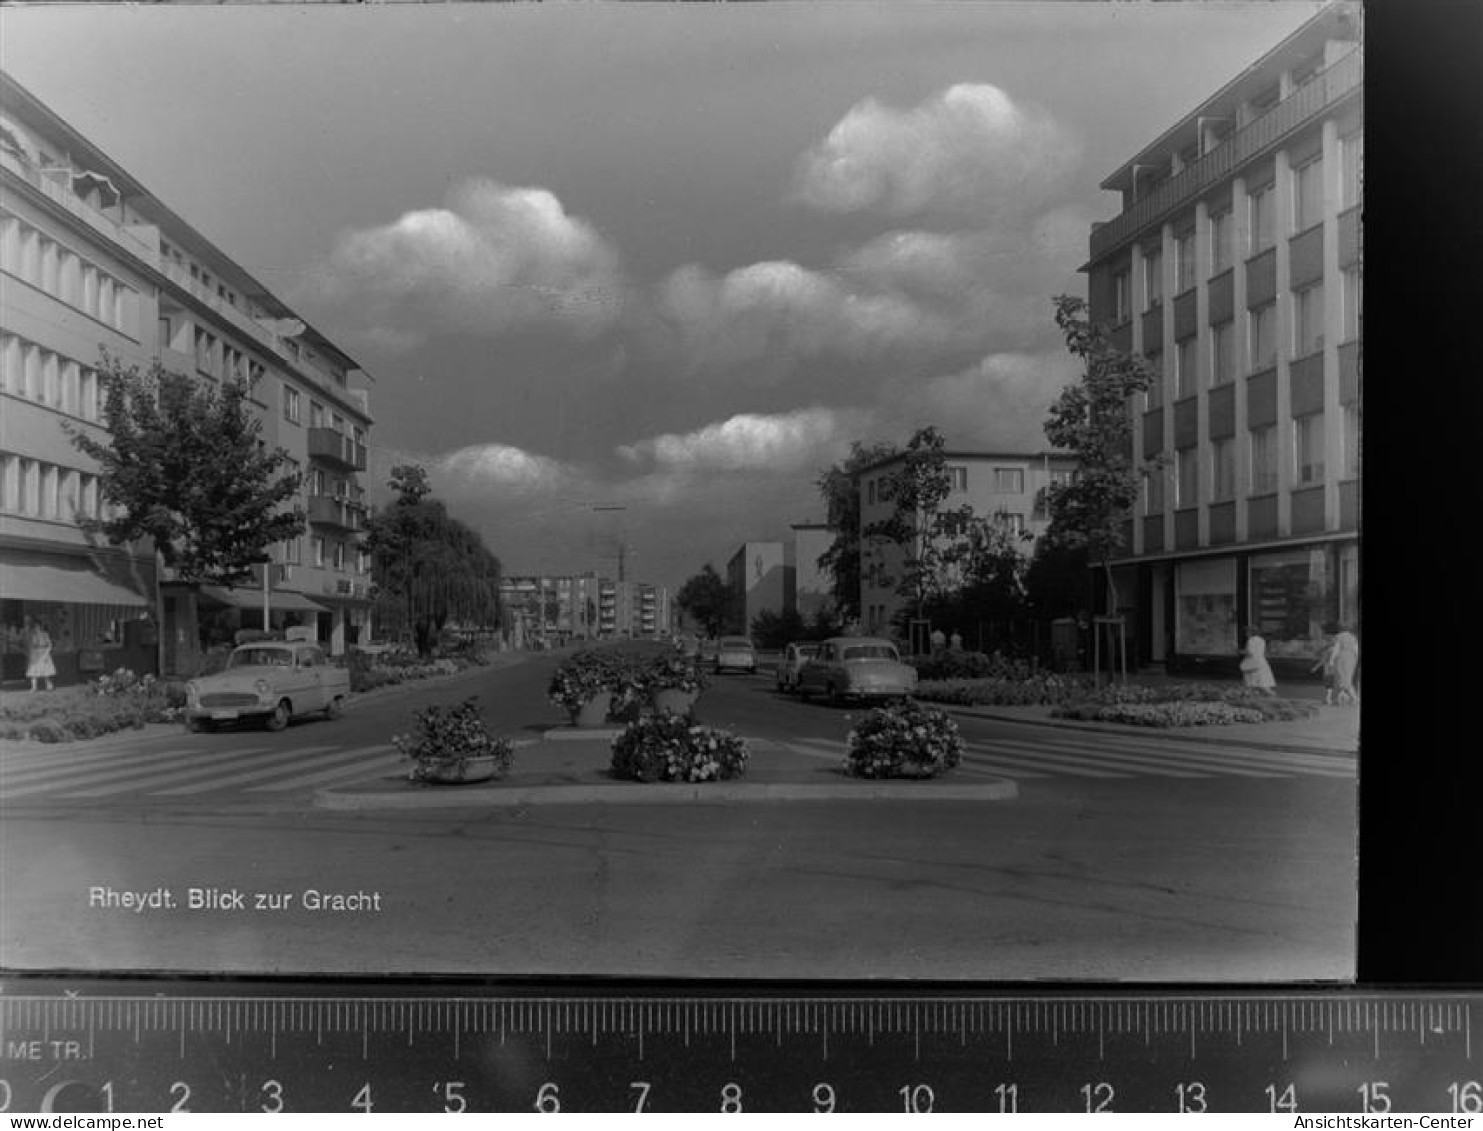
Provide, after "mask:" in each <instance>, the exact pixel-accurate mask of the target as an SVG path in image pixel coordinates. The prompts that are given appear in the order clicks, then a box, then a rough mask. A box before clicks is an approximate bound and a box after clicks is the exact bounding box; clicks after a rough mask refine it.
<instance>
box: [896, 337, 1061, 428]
mask: <svg viewBox="0 0 1483 1131" xmlns="http://www.w3.org/2000/svg"><path fill="white" fill-rule="evenodd" d="M1074 377H1075V365H1074V363H1073V361H1072V360H1071V358H1070V356H1069V355H1068V354H1066V353H1064V351H1062V352H1046V353H1019V352H1005V353H994V354H989V355H987V356H985V357H983V358H981V359H980V360H979V361H977V362H976V363H974V364H973V365H971V366H968V367H967V368H965V369H962V370H959V371H957V372H954V373H947V374H942V375H940V376H937V377H933V378H931V379H930V380H927V381H924V382H921V383H919V384H914V385H912V386H910V387H903V386H897V387H893V388H891V389H889V390H888V391H887V392H886V395H885V396H884V397H883V398H882V401H881V404H880V405H879V408H878V419H879V420H880V422H881V423H882V424H883V425H886V426H887V427H888V428H890V429H891V430H892V431H894V432H900V433H902V434H907V433H909V432H910V431H911V430H912V429H914V428H917V427H920V426H921V425H922V424H936V425H937V426H938V427H940V428H941V429H942V430H943V432H944V433H945V434H946V435H947V437H948V441H949V443H950V444H952V445H953V446H956V447H988V448H999V449H1003V450H1012V451H1039V450H1041V449H1043V448H1045V447H1046V446H1047V441H1046V439H1045V431H1044V422H1045V417H1046V414H1047V412H1048V411H1049V409H1050V406H1051V403H1052V402H1053V401H1054V400H1055V398H1056V396H1057V394H1058V393H1059V392H1060V390H1061V388H1062V386H1064V385H1065V384H1066V382H1067V381H1070V380H1072V379H1073V378H1074Z"/></svg>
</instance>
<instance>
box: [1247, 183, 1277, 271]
mask: <svg viewBox="0 0 1483 1131" xmlns="http://www.w3.org/2000/svg"><path fill="white" fill-rule="evenodd" d="M1250 204H1251V254H1252V255H1256V254H1258V253H1260V252H1263V251H1266V250H1267V248H1269V247H1271V246H1272V241H1273V239H1274V238H1275V235H1276V226H1275V221H1276V219H1277V217H1276V200H1275V194H1274V192H1273V189H1272V186H1271V185H1270V184H1267V185H1263V186H1262V187H1261V188H1258V189H1254V190H1252V193H1251V200H1250Z"/></svg>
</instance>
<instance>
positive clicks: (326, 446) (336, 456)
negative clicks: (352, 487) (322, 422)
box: [309, 428, 366, 471]
mask: <svg viewBox="0 0 1483 1131" xmlns="http://www.w3.org/2000/svg"><path fill="white" fill-rule="evenodd" d="M309 458H310V459H317V460H322V461H323V462H325V463H328V464H330V465H332V466H334V467H337V468H340V469H342V470H344V471H364V470H365V469H366V446H365V445H364V444H357V443H356V442H355V438H354V437H353V436H346V435H345V434H344V433H341V432H336V431H335V430H334V429H333V428H311V429H309Z"/></svg>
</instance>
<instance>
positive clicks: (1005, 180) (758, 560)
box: [0, 0, 1471, 1110]
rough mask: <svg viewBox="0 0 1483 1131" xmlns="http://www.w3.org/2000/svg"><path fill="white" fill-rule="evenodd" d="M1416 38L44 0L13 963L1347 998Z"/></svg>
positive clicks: (8, 495)
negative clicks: (1369, 181)
mask: <svg viewBox="0 0 1483 1131" xmlns="http://www.w3.org/2000/svg"><path fill="white" fill-rule="evenodd" d="M1364 37H1365V22H1364V11H1363V10H1362V8H1361V6H1360V5H1359V4H1357V3H1350V2H1346V0H1335V2H1326V3H1316V2H1315V3H1307V2H1296V0H1294V2H1284V3H1270V2H1260V3H1241V2H1232V3H1218V4H1195V3H1096V4H1091V3H1086V4H1084V3H1050V2H1037V3H989V2H983V3H919V4H865V3H860V4H855V3H820V4H743V5H689V4H646V3H634V4H622V3H614V4H569V5H543V4H415V3H383V4H317V3H306V4H225V5H168V4H167V5H65V4H64V5H48V4H41V5H36V6H9V7H6V8H5V9H4V10H3V11H0V240H3V242H0V270H3V274H0V364H3V388H0V610H3V624H4V654H3V662H4V667H3V687H0V967H3V968H4V969H5V970H7V971H9V972H12V973H18V974H28V973H29V974H35V973H41V972H47V971H75V972H83V973H87V972H125V973H148V974H153V975H163V976H167V977H168V976H191V975H198V974H213V975H242V976H275V977H278V976H294V977H297V976H328V975H333V976H424V977H427V976H433V977H454V976H467V977H479V978H495V979H517V978H535V979H570V978H603V979H678V980H688V979H705V980H711V981H719V982H722V983H727V982H737V983H741V982H754V981H757V980H782V981H789V982H800V983H808V984H817V985H822V986H829V985H831V984H858V983H860V982H870V983H874V984H879V985H883V986H911V985H913V984H918V983H925V982H933V983H938V982H953V983H960V984H973V985H1005V984H1013V985H1021V984H1028V985H1033V984H1036V983H1058V984H1059V983H1066V982H1080V981H1086V982H1095V983H1098V984H1102V983H1137V984H1142V985H1147V984H1169V985H1174V984H1178V985H1186V986H1187V985H1190V984H1194V985H1201V984H1209V985H1217V984H1231V983H1243V984H1253V985H1256V986H1264V985H1272V986H1275V985H1283V984H1291V983H1305V984H1308V983H1318V984H1335V985H1346V984H1351V983H1352V982H1353V981H1354V979H1355V977H1356V962H1357V957H1356V953H1357V950H1356V947H1357V942H1356V936H1357V929H1358V927H1357V924H1358V919H1359V898H1358V891H1359V883H1360V863H1361V862H1360V854H1359V850H1358V841H1357V829H1358V823H1359V783H1360V773H1359V739H1360V718H1361V698H1362V685H1363V675H1364V652H1365V639H1366V638H1365V632H1364V625H1363V621H1362V617H1361V603H1362V602H1361V577H1360V527H1361V517H1360V493H1361V432H1362V429H1361V407H1360V406H1361V388H1360V351H1361V326H1362V313H1361V306H1362V298H1363V284H1362V271H1361V245H1362V240H1361V208H1362V185H1363V180H1364V177H1363V172H1364V152H1363V137H1364V132H1363V127H1364V97H1363V95H1364V78H1365V75H1364V58H1365V56H1364V50H1363V48H1364ZM909 1102H915V1101H910V1100H909ZM1274 1102H1275V1101H1274ZM1469 1110H1471V1109H1469Z"/></svg>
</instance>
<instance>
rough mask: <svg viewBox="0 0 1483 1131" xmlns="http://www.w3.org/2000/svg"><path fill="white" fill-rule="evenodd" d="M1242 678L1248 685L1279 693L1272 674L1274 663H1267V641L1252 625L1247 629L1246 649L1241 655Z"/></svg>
mask: <svg viewBox="0 0 1483 1131" xmlns="http://www.w3.org/2000/svg"><path fill="white" fill-rule="evenodd" d="M1241 678H1242V680H1243V681H1244V682H1245V684H1246V686H1247V687H1254V688H1256V689H1258V690H1259V691H1265V692H1266V693H1267V694H1268V695H1276V694H1277V679H1276V677H1275V676H1273V675H1272V665H1271V664H1269V663H1267V641H1266V640H1265V639H1264V638H1263V636H1262V634H1261V633H1260V632H1259V631H1258V630H1257V628H1256V626H1255V625H1252V626H1251V627H1250V628H1248V629H1247V630H1246V651H1245V652H1244V653H1243V654H1242V656H1241Z"/></svg>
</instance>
